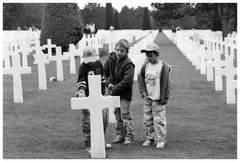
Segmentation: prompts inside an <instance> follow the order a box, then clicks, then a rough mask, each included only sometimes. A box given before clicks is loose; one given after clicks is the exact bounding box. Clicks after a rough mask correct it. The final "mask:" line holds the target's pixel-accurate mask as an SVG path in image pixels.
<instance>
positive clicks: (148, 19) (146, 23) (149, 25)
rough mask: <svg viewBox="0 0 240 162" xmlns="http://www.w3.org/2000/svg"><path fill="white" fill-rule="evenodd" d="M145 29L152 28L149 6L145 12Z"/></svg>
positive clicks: (143, 27)
mask: <svg viewBox="0 0 240 162" xmlns="http://www.w3.org/2000/svg"><path fill="white" fill-rule="evenodd" d="M142 29H143V30H150V29H151V23H150V17H149V14H148V8H147V7H145V8H144V14H143V25H142Z"/></svg>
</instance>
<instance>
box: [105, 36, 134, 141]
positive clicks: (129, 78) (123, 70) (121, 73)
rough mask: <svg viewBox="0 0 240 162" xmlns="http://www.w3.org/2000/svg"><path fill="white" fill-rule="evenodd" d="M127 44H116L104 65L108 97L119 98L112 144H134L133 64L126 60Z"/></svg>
mask: <svg viewBox="0 0 240 162" xmlns="http://www.w3.org/2000/svg"><path fill="white" fill-rule="evenodd" d="M129 47H130V46H129V43H128V41H127V40H125V39H121V40H119V41H118V42H117V43H116V46H115V52H112V53H111V54H110V56H109V58H108V60H107V61H106V63H105V65H104V76H105V78H106V79H107V82H106V87H107V90H108V93H109V95H112V96H120V105H121V107H120V108H116V109H115V112H114V114H115V118H116V120H117V124H116V134H117V136H116V139H115V140H114V142H113V143H124V145H128V144H132V143H133V142H134V136H135V132H134V128H133V123H132V120H133V118H132V115H131V108H130V103H131V100H132V91H133V77H134V67H135V66H134V64H133V63H132V61H131V60H130V58H128V55H127V54H128V51H129Z"/></svg>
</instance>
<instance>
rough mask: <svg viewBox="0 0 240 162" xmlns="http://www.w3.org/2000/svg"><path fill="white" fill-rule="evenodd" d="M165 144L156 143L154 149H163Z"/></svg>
mask: <svg viewBox="0 0 240 162" xmlns="http://www.w3.org/2000/svg"><path fill="white" fill-rule="evenodd" d="M165 144H166V143H165V142H157V145H156V148H164V147H165Z"/></svg>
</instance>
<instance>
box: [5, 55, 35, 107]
mask: <svg viewBox="0 0 240 162" xmlns="http://www.w3.org/2000/svg"><path fill="white" fill-rule="evenodd" d="M29 73H31V68H30V67H21V66H20V56H19V55H18V54H15V55H12V67H11V68H4V69H3V74H11V75H13V97H14V102H17V103H23V93H22V78H21V74H29Z"/></svg>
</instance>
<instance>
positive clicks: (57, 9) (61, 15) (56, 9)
mask: <svg viewBox="0 0 240 162" xmlns="http://www.w3.org/2000/svg"><path fill="white" fill-rule="evenodd" d="M82 36H83V33H82V27H81V17H80V10H79V7H78V5H77V4H76V3H48V4H46V5H45V8H44V15H43V20H42V25H41V36H40V42H41V45H43V44H46V43H47V39H51V40H52V43H53V44H56V45H57V46H61V47H62V50H63V51H67V49H68V46H69V44H71V43H73V44H76V43H78V41H79V40H81V38H82Z"/></svg>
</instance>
